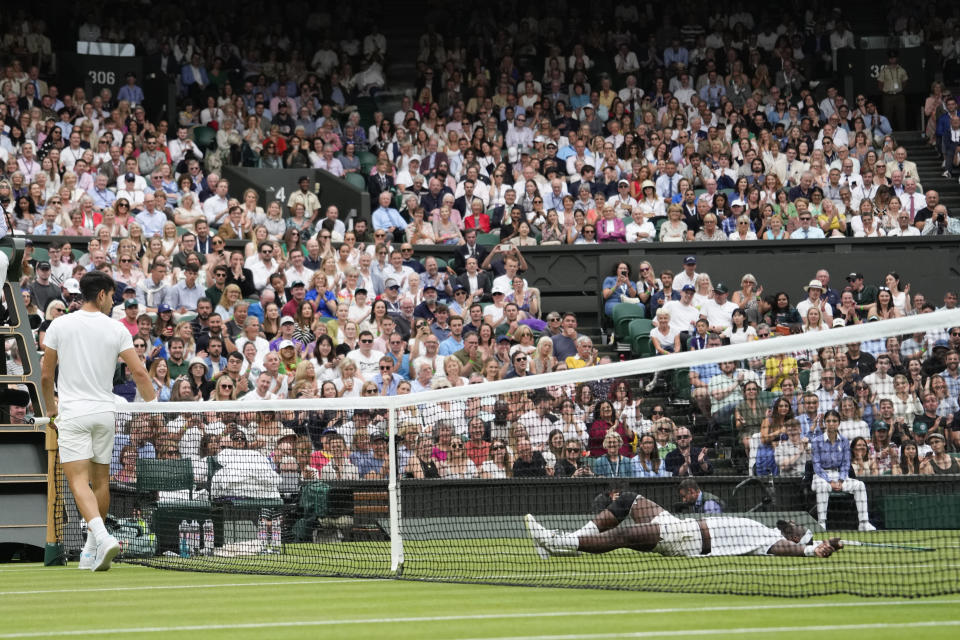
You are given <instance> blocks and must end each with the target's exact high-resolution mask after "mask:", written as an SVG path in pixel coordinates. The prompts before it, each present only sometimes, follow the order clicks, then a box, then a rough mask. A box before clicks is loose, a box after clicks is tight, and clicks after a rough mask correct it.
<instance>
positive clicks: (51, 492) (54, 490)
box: [38, 419, 67, 567]
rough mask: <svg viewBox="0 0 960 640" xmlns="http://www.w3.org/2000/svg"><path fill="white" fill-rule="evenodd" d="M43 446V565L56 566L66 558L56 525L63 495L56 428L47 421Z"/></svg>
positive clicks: (64, 561)
mask: <svg viewBox="0 0 960 640" xmlns="http://www.w3.org/2000/svg"><path fill="white" fill-rule="evenodd" d="M38 421H39V419H38ZM44 448H45V449H46V450H47V540H46V546H45V548H44V551H43V566H45V567H58V566H63V565H65V564H67V558H66V554H65V553H64V551H63V536H62V533H63V530H62V527H61V526H58V525H59V522H58V518H57V513H58V507H62V505H63V495H62V494H61V493H60V483H61V481H62V477H61V476H62V469H61V468H60V464H59V463H58V461H57V453H58V450H59V444H58V442H57V430H56V429H55V428H54V426H53V423H52V422H47V426H46V439H45V447H44Z"/></svg>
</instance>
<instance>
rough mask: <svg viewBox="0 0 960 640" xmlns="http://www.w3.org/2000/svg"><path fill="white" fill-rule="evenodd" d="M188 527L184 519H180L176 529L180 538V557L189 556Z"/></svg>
mask: <svg viewBox="0 0 960 640" xmlns="http://www.w3.org/2000/svg"><path fill="white" fill-rule="evenodd" d="M189 529H190V525H189V524H188V523H187V521H186V520H181V521H180V528H179V530H178V532H177V533H178V534H179V539H180V557H181V558H189V557H190V541H189V535H190V534H189Z"/></svg>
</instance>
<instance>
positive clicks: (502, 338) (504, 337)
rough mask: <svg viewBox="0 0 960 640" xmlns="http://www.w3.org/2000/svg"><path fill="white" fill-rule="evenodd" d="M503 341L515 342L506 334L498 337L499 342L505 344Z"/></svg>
mask: <svg viewBox="0 0 960 640" xmlns="http://www.w3.org/2000/svg"><path fill="white" fill-rule="evenodd" d="M503 341H507V342H513V338H511V337H510V336H508V335H507V334H505V333H504V334H501V335H499V336H497V342H503Z"/></svg>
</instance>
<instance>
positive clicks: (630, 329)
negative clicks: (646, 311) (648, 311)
mask: <svg viewBox="0 0 960 640" xmlns="http://www.w3.org/2000/svg"><path fill="white" fill-rule="evenodd" d="M614 310H616V307H614ZM652 328H653V321H652V320H647V319H646V318H641V319H638V320H631V321H630V323H629V324H628V325H627V336H628V338H629V342H630V351H631V352H632V353H633V355H635V356H637V357H638V358H646V357H647V356H652V355H654V354H655V351H654V350H653V345H651V344H650V330H651V329H652Z"/></svg>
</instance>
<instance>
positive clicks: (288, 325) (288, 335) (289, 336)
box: [270, 316, 297, 351]
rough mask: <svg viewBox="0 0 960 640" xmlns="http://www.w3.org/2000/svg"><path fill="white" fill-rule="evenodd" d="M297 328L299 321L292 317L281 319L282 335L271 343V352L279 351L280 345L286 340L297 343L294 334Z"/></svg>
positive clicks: (278, 335) (279, 334)
mask: <svg viewBox="0 0 960 640" xmlns="http://www.w3.org/2000/svg"><path fill="white" fill-rule="evenodd" d="M296 328H297V321H296V320H294V319H293V318H292V317H290V316H283V317H281V318H280V333H278V334H277V337H276V338H274V339H273V340H271V341H270V351H279V350H280V344H281V343H282V342H283V341H284V340H289V341H290V342H295V339H294V337H293V332H294V331H295V330H296Z"/></svg>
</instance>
